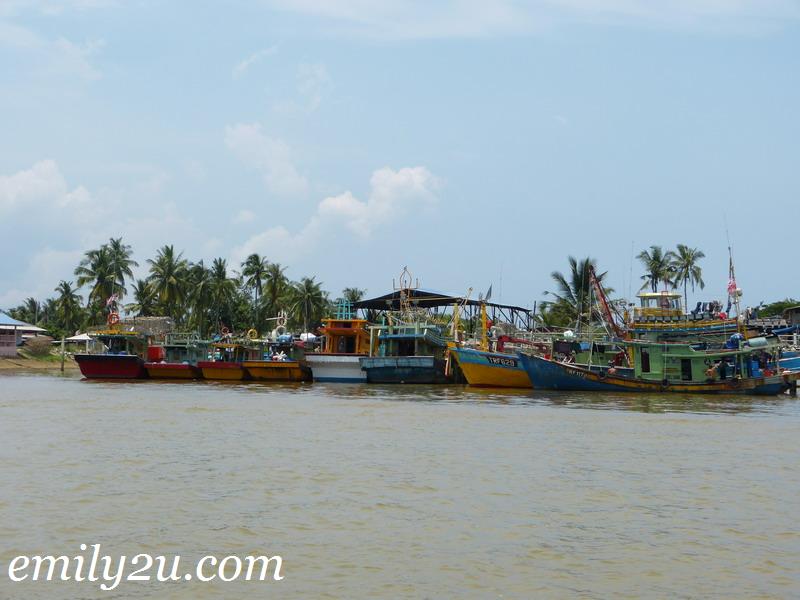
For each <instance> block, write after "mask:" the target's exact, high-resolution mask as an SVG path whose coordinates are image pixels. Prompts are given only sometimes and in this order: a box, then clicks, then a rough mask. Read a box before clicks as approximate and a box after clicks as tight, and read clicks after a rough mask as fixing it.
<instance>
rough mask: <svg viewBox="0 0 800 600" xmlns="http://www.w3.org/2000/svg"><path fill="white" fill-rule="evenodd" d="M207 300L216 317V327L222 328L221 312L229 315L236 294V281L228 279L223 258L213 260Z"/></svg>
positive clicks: (226, 265) (226, 264)
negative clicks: (224, 310)
mask: <svg viewBox="0 0 800 600" xmlns="http://www.w3.org/2000/svg"><path fill="white" fill-rule="evenodd" d="M209 275H210V276H209V282H208V284H209V285H208V287H209V299H210V301H211V305H212V306H213V308H214V313H215V314H216V317H217V327H220V328H221V327H222V314H223V313H222V311H223V309H227V312H228V313H230V308H231V301H232V300H233V297H234V295H235V294H236V280H235V279H231V278H230V277H228V263H227V261H226V260H225V259H224V258H215V259H214V262H213V263H212V264H211V272H210V274H209Z"/></svg>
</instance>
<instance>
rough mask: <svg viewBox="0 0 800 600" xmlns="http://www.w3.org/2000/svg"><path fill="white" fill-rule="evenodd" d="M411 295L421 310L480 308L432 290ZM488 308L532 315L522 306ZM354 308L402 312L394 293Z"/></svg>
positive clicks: (397, 294) (488, 304)
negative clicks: (450, 307)
mask: <svg viewBox="0 0 800 600" xmlns="http://www.w3.org/2000/svg"><path fill="white" fill-rule="evenodd" d="M409 292H410V295H411V303H412V304H413V305H414V306H418V307H420V308H436V307H440V306H452V305H453V304H455V303H456V302H458V303H462V304H466V305H467V306H480V305H481V303H480V302H479V301H478V300H472V299H470V300H466V301H465V299H464V298H463V297H462V296H450V295H449V294H443V293H441V292H434V291H431V290H421V289H415V290H409ZM486 306H489V307H493V308H497V309H503V310H516V311H521V312H525V313H530V312H531V310H530V309H528V308H523V307H521V306H511V305H509V304H495V303H494V302H487V303H486ZM353 308H361V309H373V310H400V292H399V291H394V292H391V293H389V294H384V295H383V296H378V297H377V298H370V299H368V300H361V301H359V302H355V303H354V304H353Z"/></svg>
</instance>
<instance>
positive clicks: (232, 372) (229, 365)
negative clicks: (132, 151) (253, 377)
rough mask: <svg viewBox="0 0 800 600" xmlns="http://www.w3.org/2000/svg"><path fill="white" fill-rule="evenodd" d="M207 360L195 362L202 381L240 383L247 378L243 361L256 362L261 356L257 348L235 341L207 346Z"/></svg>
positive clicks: (216, 342)
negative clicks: (208, 350)
mask: <svg viewBox="0 0 800 600" xmlns="http://www.w3.org/2000/svg"><path fill="white" fill-rule="evenodd" d="M209 348H210V352H209V356H208V357H207V360H201V361H198V362H197V367H198V368H199V369H200V371H201V372H202V373H203V379H213V380H221V381H241V380H243V379H247V378H248V373H247V369H245V367H244V365H243V364H242V363H244V361H245V360H258V359H259V358H260V356H261V354H260V353H261V351H260V349H259V348H257V347H255V346H253V345H251V344H250V343H247V344H245V343H243V342H237V341H215V342H212V343H211V344H210V346H209Z"/></svg>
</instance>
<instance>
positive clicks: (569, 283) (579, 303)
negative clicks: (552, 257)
mask: <svg viewBox="0 0 800 600" xmlns="http://www.w3.org/2000/svg"><path fill="white" fill-rule="evenodd" d="M568 261H569V267H570V270H569V272H568V273H567V274H566V275H565V274H563V273H561V272H560V271H553V272H552V273H550V277H551V278H552V279H553V281H554V282H555V283H556V286H557V291H555V292H545V294H549V295H551V296H553V297H554V298H555V299H556V301H555V302H548V303H545V305H544V306H543V307H542V310H543V312H550V313H552V315H553V316H555V315H558V316H559V317H560V319H559V320H561V321H566V322H564V323H563V324H564V325H567V324H571V323H576V324H579V323H580V321H581V320H582V319H583V318H586V317H589V316H591V310H592V307H591V301H590V299H591V294H592V283H591V278H590V276H589V271H590V270H591V268H593V267H594V268H595V273H597V268H596V261H595V260H594V259H593V258H590V257H586V258H584V259H582V260H580V261H579V260H577V259H576V258H575V257H574V256H570V257H569V258H568ZM605 276H606V274H605V273H597V274H596V277H597V280H598V281H599V282H601V283H602V281H603V278H604V277H605ZM604 289H605V290H606V291H608V292H610V291H611V290H610V289H609V288H604Z"/></svg>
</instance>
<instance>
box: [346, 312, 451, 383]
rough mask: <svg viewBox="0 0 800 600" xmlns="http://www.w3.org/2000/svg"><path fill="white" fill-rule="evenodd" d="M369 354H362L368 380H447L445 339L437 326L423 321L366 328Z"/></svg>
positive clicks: (362, 365)
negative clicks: (368, 338)
mask: <svg viewBox="0 0 800 600" xmlns="http://www.w3.org/2000/svg"><path fill="white" fill-rule="evenodd" d="M369 331H370V355H369V356H366V357H361V358H360V359H359V362H360V363H361V369H363V370H364V372H365V373H366V375H367V382H369V383H448V382H449V381H450V377H449V376H448V375H447V374H446V365H447V361H446V354H447V352H448V346H447V341H446V340H445V338H444V336H443V334H442V330H441V328H440V327H439V326H437V325H433V324H431V323H426V322H417V323H396V324H392V325H376V326H372V327H370V328H369Z"/></svg>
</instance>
